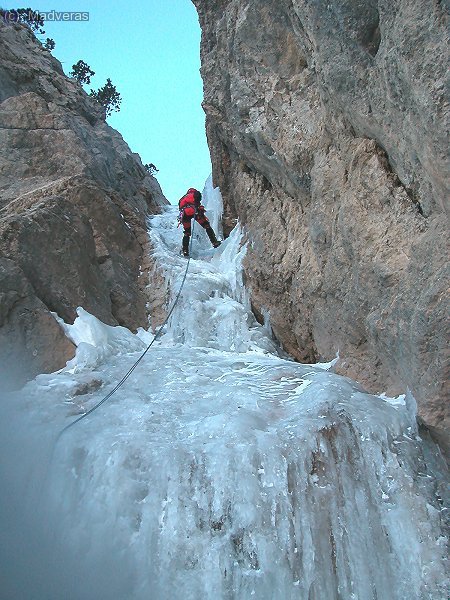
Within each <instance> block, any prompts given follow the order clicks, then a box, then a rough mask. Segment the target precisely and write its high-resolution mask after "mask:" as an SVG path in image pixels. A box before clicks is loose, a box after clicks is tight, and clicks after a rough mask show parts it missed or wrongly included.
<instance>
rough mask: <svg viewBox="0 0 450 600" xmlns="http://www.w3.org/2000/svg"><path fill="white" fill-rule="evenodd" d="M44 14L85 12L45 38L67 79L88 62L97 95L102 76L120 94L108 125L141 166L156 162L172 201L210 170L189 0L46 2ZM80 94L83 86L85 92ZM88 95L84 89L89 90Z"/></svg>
mask: <svg viewBox="0 0 450 600" xmlns="http://www.w3.org/2000/svg"><path fill="white" fill-rule="evenodd" d="M32 6H33V8H34V9H36V10H42V11H51V10H56V11H69V10H70V11H80V12H82V11H84V12H89V21H87V22H58V23H57V22H53V23H51V22H49V21H47V22H46V24H45V32H46V33H45V36H44V38H46V37H50V38H52V39H54V40H55V42H56V48H55V50H54V51H53V52H52V54H53V55H54V56H55V57H56V58H57V59H58V60H60V61H61V62H62V64H63V68H64V70H65V72H66V73H68V72H69V71H70V70H71V67H72V65H73V64H74V63H75V62H77V61H78V60H79V59H82V60H84V61H85V62H87V63H88V65H89V66H90V67H91V69H92V70H93V71H95V77H93V78H92V80H91V86H90V87H93V88H95V89H97V88H99V87H102V86H103V85H104V84H105V83H106V79H107V77H109V78H110V79H111V80H112V83H113V84H114V85H115V86H116V87H117V90H118V91H119V92H120V94H121V96H122V106H121V110H120V112H119V113H113V114H112V115H111V116H110V117H109V118H108V123H109V124H110V125H111V126H112V127H114V128H115V129H117V130H118V131H120V133H121V134H122V136H123V137H124V139H125V141H126V142H127V143H128V145H129V146H130V148H131V150H132V151H133V152H138V153H139V154H140V156H141V159H142V161H143V163H154V164H155V165H156V166H157V167H158V169H159V173H157V175H156V176H157V179H158V181H159V183H160V184H161V187H162V189H163V192H164V194H165V195H166V197H167V198H168V200H169V201H170V202H172V203H176V202H177V201H178V199H179V197H180V196H182V195H183V194H184V192H185V191H186V190H187V188H189V187H195V188H198V189H202V188H203V184H204V182H205V180H206V178H207V177H208V175H209V174H210V172H211V163H210V157H209V151H208V147H207V144H206V135H205V117H204V112H203V110H202V107H201V102H202V98H203V89H202V80H201V77H200V73H199V69H200V56H199V54H200V26H199V24H198V18H197V13H196V10H195V7H194V5H193V4H192V3H191V1H190V0H147V1H144V0H141V1H139V0H128V1H127V2H126V3H125V2H123V3H122V2H117V1H112V2H107V1H106V0H105V1H100V0H95V1H92V0H90V1H89V2H87V1H86V0H77V1H76V2H74V1H69V0H49V1H48V3H47V2H41V1H39V2H37V3H36V4H35V3H32ZM85 88H86V86H85ZM87 89H89V87H88V88H87Z"/></svg>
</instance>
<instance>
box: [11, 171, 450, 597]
mask: <svg viewBox="0 0 450 600" xmlns="http://www.w3.org/2000/svg"><path fill="white" fill-rule="evenodd" d="M204 197H205V204H206V207H207V215H208V216H210V218H211V219H212V221H213V226H214V228H215V230H216V231H217V230H218V226H219V215H220V210H221V199H220V192H219V191H218V190H217V189H213V187H212V184H211V181H210V180H209V181H208V182H207V185H206V188H205V190H204ZM149 235H150V236H151V239H152V242H153V247H154V254H155V256H156V258H157V260H158V261H159V264H160V268H161V270H162V271H163V273H164V277H165V278H166V281H167V289H168V294H169V301H168V305H169V306H170V305H171V301H172V300H173V298H174V297H175V295H176V293H177V291H178V288H179V285H180V283H181V281H182V277H183V274H184V270H185V268H186V259H185V258H183V257H181V256H180V255H179V246H180V239H181V234H180V232H179V230H178V231H177V229H176V209H175V208H173V207H172V208H169V209H167V210H166V211H165V212H164V213H163V214H162V215H159V216H155V217H153V218H152V219H151V221H150V225H149ZM245 253H246V246H245V244H244V245H243V244H242V232H241V230H240V228H239V227H236V229H235V230H234V231H233V232H232V234H231V235H230V237H229V238H228V239H227V240H226V241H225V242H224V243H223V244H222V246H221V247H220V248H219V249H218V250H213V249H211V248H210V245H209V242H208V240H207V238H206V235H205V233H204V231H203V230H202V229H201V227H199V226H197V227H195V229H194V240H193V246H192V259H191V262H190V265H189V272H188V275H187V278H186V282H185V285H184V288H183V291H182V294H181V297H180V301H179V304H178V305H177V307H176V309H175V311H174V313H173V315H172V318H171V320H170V322H169V324H168V326H167V328H166V330H165V333H164V335H162V337H161V339H160V341H158V342H157V343H156V344H155V345H154V346H153V347H152V349H151V351H150V352H149V354H148V355H147V356H146V357H145V360H144V361H143V362H142V364H140V365H139V367H138V368H137V369H136V371H135V372H134V373H133V374H132V376H131V377H130V379H128V380H127V382H126V383H125V385H124V386H123V387H122V388H121V389H120V390H119V391H118V392H117V393H116V394H115V395H114V396H113V397H112V398H111V399H110V400H109V401H108V403H105V404H104V405H102V407H101V408H99V409H98V411H96V412H95V413H93V414H92V415H90V416H89V417H88V418H86V419H84V420H83V421H82V422H80V423H79V424H77V425H76V426H75V427H73V428H72V429H70V430H69V431H68V432H67V434H65V435H64V436H63V437H62V438H61V440H60V441H59V442H58V444H57V446H56V448H54V450H53V454H52V457H51V465H50V467H47V463H48V460H49V456H50V454H51V452H52V450H51V448H52V443H53V440H54V439H55V437H56V435H57V433H58V431H59V430H60V429H61V428H62V427H63V426H64V425H66V424H67V423H69V422H70V420H71V419H74V418H75V417H76V416H77V415H78V414H79V413H80V412H82V411H84V410H87V409H89V408H90V407H91V406H93V405H94V404H95V403H96V402H98V401H99V400H100V399H101V398H102V397H103V396H104V395H105V394H106V393H107V392H108V391H109V390H110V389H111V388H112V387H113V386H114V384H115V383H116V382H117V380H118V379H119V378H120V377H121V376H122V375H123V374H124V373H125V372H126V370H127V369H128V368H129V367H130V366H131V364H133V362H134V361H135V360H136V359H137V357H138V356H139V354H140V352H142V350H143V349H144V348H145V346H146V344H147V343H148V342H149V341H150V340H151V338H152V335H151V334H150V333H149V332H145V331H140V332H138V334H137V335H133V334H132V333H131V332H129V331H128V330H126V329H124V328H120V327H109V326H106V325H104V324H102V323H100V322H99V321H98V320H97V319H96V318H95V317H93V316H92V315H89V314H88V313H86V312H85V311H83V310H82V309H79V311H78V315H79V316H78V318H77V320H76V321H75V323H74V325H65V324H63V326H64V327H65V329H66V333H67V335H69V336H70V337H71V338H72V339H73V340H74V341H75V343H76V344H77V346H78V348H77V355H76V357H75V358H74V359H73V360H72V361H71V362H70V363H68V365H67V367H66V368H65V369H63V370H62V371H61V372H58V373H54V374H51V375H41V376H39V377H37V378H36V380H35V381H33V382H31V383H29V384H28V385H27V386H26V387H25V388H24V390H22V391H21V392H20V393H18V394H15V395H14V397H8V398H6V399H5V401H4V403H3V406H4V417H3V420H2V425H1V430H2V436H1V442H0V450H1V453H2V457H3V460H2V466H1V475H2V480H3V481H4V482H6V487H5V488H4V489H5V490H6V492H5V493H4V494H3V498H2V500H0V507H1V510H2V515H3V517H2V532H1V533H2V550H1V551H0V559H1V560H0V564H1V565H3V566H2V567H0V569H2V571H1V576H2V580H1V581H0V583H2V589H3V590H4V592H3V593H4V594H6V595H4V596H2V597H4V598H12V599H16V598H17V599H22V598H46V599H50V600H51V599H53V598H54V599H55V600H56V599H58V600H59V599H60V598H65V599H74V600H75V599H76V600H85V599H86V600H87V599H91V598H92V599H94V598H95V600H98V599H103V598H105V599H106V598H108V599H117V600H123V599H136V600H144V599H146V600H149V599H150V600H160V599H161V600H165V599H175V600H176V599H181V598H182V599H183V600H187V599H192V600H197V599H211V600H212V599H214V600H216V599H251V598H256V599H283V600H284V599H286V600H288V599H301V600H303V599H304V600H333V599H336V600H337V599H343V600H347V599H355V600H356V599H357V600H372V599H382V600H397V599H398V600H400V599H405V600H414V599H416V600H423V599H426V598H430V599H442V598H444V597H446V591H445V590H446V580H445V542H446V539H445V537H444V535H443V533H442V531H443V529H442V527H443V526H442V521H443V514H444V512H443V509H442V498H441V496H440V495H439V492H440V489H441V482H440V480H439V478H438V477H437V476H436V474H435V470H434V466H435V461H434V460H431V459H432V458H433V457H434V456H435V454H436V453H435V452H434V449H433V446H432V445H431V443H425V442H422V440H421V439H420V437H419V435H418V430H417V426H416V421H415V406H414V400H413V398H411V397H409V396H408V395H407V396H406V397H399V398H397V399H391V398H386V397H379V396H373V395H369V394H367V393H365V392H364V391H363V390H362V389H361V388H360V387H358V385H356V384H355V383H353V382H352V381H350V380H348V379H345V378H342V377H339V376H337V375H334V374H333V373H331V372H329V371H327V370H326V367H327V366H329V365H324V366H322V367H321V366H320V365H315V366H311V365H301V364H298V363H295V362H293V361H292V360H289V359H288V358H287V357H286V356H284V355H283V353H282V351H280V350H277V348H276V345H275V344H274V342H273V340H272V338H271V335H270V325H269V323H268V322H267V323H266V324H265V325H264V326H261V325H259V324H258V323H257V322H256V320H255V319H254V317H253V315H252V313H251V311H250V308H249V301H248V298H247V293H246V290H245V288H244V286H243V283H242V274H241V273H242V260H243V258H244V256H245ZM436 460H437V459H436ZM24 574H25V575H24Z"/></svg>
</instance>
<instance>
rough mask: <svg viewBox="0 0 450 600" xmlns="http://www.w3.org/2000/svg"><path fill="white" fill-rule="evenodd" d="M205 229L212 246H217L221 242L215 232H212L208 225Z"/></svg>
mask: <svg viewBox="0 0 450 600" xmlns="http://www.w3.org/2000/svg"><path fill="white" fill-rule="evenodd" d="M205 231H206V233H207V234H208V237H209V241H210V242H211V244H212V245H213V246H214V248H218V247H219V246H220V244H221V243H222V242H219V240H218V239H217V238H216V234H215V233H214V230H213V228H212V227H210V226H208V227H206V230H205Z"/></svg>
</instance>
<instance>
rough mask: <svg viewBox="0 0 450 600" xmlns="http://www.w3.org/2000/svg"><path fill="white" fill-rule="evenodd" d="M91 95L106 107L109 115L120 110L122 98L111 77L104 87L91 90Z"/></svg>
mask: <svg viewBox="0 0 450 600" xmlns="http://www.w3.org/2000/svg"><path fill="white" fill-rule="evenodd" d="M89 95H90V96H91V97H92V98H94V100H96V101H97V102H98V103H99V104H101V105H102V106H103V107H104V108H105V110H106V116H107V117H109V115H110V114H111V113H112V112H113V111H117V112H118V111H119V110H120V104H121V102H122V98H121V96H120V94H119V92H118V91H117V89H116V86H115V85H113V84H112V82H111V79H110V78H109V77H108V79H107V80H106V83H105V85H104V86H103V87H101V88H99V89H98V90H91V91H90V94H89Z"/></svg>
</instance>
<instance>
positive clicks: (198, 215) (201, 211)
mask: <svg viewBox="0 0 450 600" xmlns="http://www.w3.org/2000/svg"><path fill="white" fill-rule="evenodd" d="M201 201H202V195H201V193H200V192H199V191H198V190H196V189H195V188H189V189H188V191H187V192H186V194H185V195H184V196H183V197H182V198H180V201H179V202H178V208H179V209H180V215H179V217H178V219H179V221H180V223H181V224H182V225H183V229H184V234H183V245H182V253H183V256H189V239H190V237H191V219H192V217H194V219H195V220H196V221H197V223H198V224H199V225H201V226H202V227H203V229H204V230H205V231H206V233H207V234H208V237H209V239H210V242H211V244H212V245H213V246H214V248H217V247H218V246H220V244H221V243H222V242H220V241H219V240H218V239H217V238H216V234H215V233H214V230H213V228H212V227H211V225H210V224H209V220H208V217H206V216H205V207H204V206H203V205H202V204H201Z"/></svg>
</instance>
